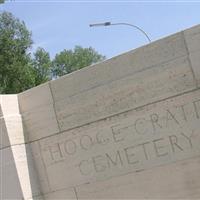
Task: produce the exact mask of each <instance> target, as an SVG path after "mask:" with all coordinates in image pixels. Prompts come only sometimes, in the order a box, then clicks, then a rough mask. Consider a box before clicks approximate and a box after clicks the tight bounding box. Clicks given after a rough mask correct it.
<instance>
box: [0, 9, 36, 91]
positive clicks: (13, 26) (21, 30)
mask: <svg viewBox="0 0 200 200" xmlns="http://www.w3.org/2000/svg"><path fill="white" fill-rule="evenodd" d="M31 44H32V40H31V33H30V32H29V31H28V30H27V28H26V26H25V24H24V22H20V21H19V20H18V19H16V18H15V17H14V16H13V15H12V14H11V13H7V12H3V13H2V14H0V93H17V92H20V91H23V90H25V89H28V88H30V87H32V86H34V77H32V67H31V64H30V55H29V54H28V53H27V52H28V49H29V48H30V47H31Z"/></svg>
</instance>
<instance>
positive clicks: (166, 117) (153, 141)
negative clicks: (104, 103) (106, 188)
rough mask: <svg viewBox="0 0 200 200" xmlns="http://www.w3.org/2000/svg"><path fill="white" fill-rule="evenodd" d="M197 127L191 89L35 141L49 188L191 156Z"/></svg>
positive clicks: (199, 118) (197, 99) (198, 149)
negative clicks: (185, 92) (39, 147)
mask: <svg viewBox="0 0 200 200" xmlns="http://www.w3.org/2000/svg"><path fill="white" fill-rule="evenodd" d="M199 124H200V91H199V90H196V91H194V92H188V93H187V94H184V95H179V96H177V97H174V98H170V99H167V100H163V101H161V102H157V103H154V104H149V105H145V106H143V107H140V108H136V109H134V110H130V111H127V112H124V113H121V114H118V115H115V116H112V117H109V118H108V119H106V120H104V119H103V120H99V121H97V122H95V123H92V124H89V125H85V126H83V127H80V128H76V129H73V130H70V131H67V132H63V133H62V134H58V135H55V136H51V137H48V138H45V139H43V140H40V141H39V143H40V146H41V154H42V157H43V161H44V165H45V168H46V173H47V175H46V176H48V180H49V185H50V188H51V190H53V191H55V190H60V189H62V188H68V187H75V186H77V185H82V184H89V183H95V182H99V181H103V180H106V179H112V178H113V177H116V176H122V175H125V174H128V173H136V172H139V171H145V170H149V169H152V168H156V167H158V166H162V165H169V164H171V163H173V162H177V161H180V160H186V159H190V158H192V157H195V156H196V157H197V156H199V155H200V146H199V142H200V134H199V129H200V126H199ZM36 165H37V162H36ZM63 174H65V176H66V178H63Z"/></svg>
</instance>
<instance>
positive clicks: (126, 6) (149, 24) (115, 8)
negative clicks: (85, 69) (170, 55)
mask: <svg viewBox="0 0 200 200" xmlns="http://www.w3.org/2000/svg"><path fill="white" fill-rule="evenodd" d="M2 11H9V12H11V13H12V14H13V15H14V16H15V17H17V18H19V19H20V20H23V21H24V22H25V24H26V26H27V28H28V29H29V30H30V31H31V32H32V39H33V41H34V44H33V47H32V49H31V51H32V52H34V51H35V50H36V48H37V47H43V48H44V49H45V50H46V51H48V52H49V53H50V55H51V58H53V57H54V56H55V55H56V53H59V52H60V51H62V50H64V49H72V48H74V47H75V46H76V45H81V46H82V47H90V46H91V47H93V48H94V49H95V50H97V51H98V52H99V53H101V54H102V55H105V56H106V57H107V58H111V57H113V56H116V55H119V54H121V53H124V52H127V51H129V50H131V49H135V48H137V47H140V46H143V45H145V44H147V43H148V41H147V39H146V37H145V35H144V34H142V33H141V32H140V31H138V30H137V29H135V28H133V27H129V26H109V27H95V28H91V27H89V24H91V23H99V22H106V21H110V22H112V23H119V22H124V23H130V24H133V25H136V26H139V27H140V28H141V29H143V30H144V31H145V32H146V33H147V34H148V36H149V37H150V38H151V40H152V41H155V40H158V39H160V38H163V37H166V36H168V35H170V34H173V33H176V32H178V31H181V30H183V29H186V28H189V27H192V26H194V25H197V24H199V23H200V0H199V1H192V0H190V1H142V0H141V1H125V0H124V1H109V0H107V1H105V0H104V1H83V0H82V1H76V0H74V1H67V0H62V1H60V0H57V1H56V0H54V1H53V0H7V1H6V3H5V4H1V5H0V12H2Z"/></svg>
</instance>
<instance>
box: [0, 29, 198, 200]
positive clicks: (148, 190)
mask: <svg viewBox="0 0 200 200" xmlns="http://www.w3.org/2000/svg"><path fill="white" fill-rule="evenodd" d="M199 39H200V29H199V26H196V27H194V28H192V29H189V30H186V31H182V32H179V33H177V34H174V35H172V36H169V37H167V38H164V39H161V40H158V41H156V42H153V43H151V44H148V45H146V46H144V47H141V48H138V49H135V50H133V51H130V52H127V53H125V54H122V55H120V56H117V57H115V58H112V59H109V60H107V61H104V62H102V63H98V64H95V65H93V66H89V67H87V68H84V69H82V70H79V71H76V72H73V73H72V74H70V75H67V76H63V77H61V78H60V79H58V80H54V81H51V82H48V83H46V84H43V85H41V86H38V87H35V88H33V89H30V90H28V91H25V92H23V93H21V94H18V95H9V96H6V95H1V96H0V131H1V132H0V133H1V138H0V157H1V160H2V162H0V168H1V171H2V173H1V174H0V175H1V177H0V180H1V182H0V188H1V191H0V194H2V196H3V198H4V199H6V198H7V199H9V198H17V199H28V200H32V199H35V200H36V199H38V200H42V199H133V198H135V199H138V198H139V199H147V198H151V199H156V198H157V199H166V198H171V199H172V198H173V199H174V198H176V199H178V198H179V199H183V198H187V199H194V198H196V199H199V198H200V181H199V180H200V173H199V171H200V159H199V156H200V134H199V130H200V89H199V86H200V85H199V84H200V70H199V69H200V68H199V67H198V66H199V63H200V60H199V57H200V48H199V43H200V40H199ZM7 174H8V176H6V175H7ZM12 178H13V181H12Z"/></svg>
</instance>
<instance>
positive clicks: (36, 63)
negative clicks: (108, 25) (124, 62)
mask: <svg viewBox="0 0 200 200" xmlns="http://www.w3.org/2000/svg"><path fill="white" fill-rule="evenodd" d="M32 43H33V42H32V39H31V32H30V31H29V30H28V29H27V28H26V26H25V23H24V22H23V21H20V20H19V19H17V18H15V17H14V16H13V15H12V14H11V13H8V12H3V13H1V14H0V93H7V94H8V93H19V92H22V91H24V90H26V89H29V88H31V87H34V86H37V85H39V84H41V83H44V82H46V81H48V80H51V78H52V77H53V78H56V77H59V76H62V75H64V74H68V73H70V72H73V71H75V70H77V69H81V68H83V67H86V66H88V65H91V64H93V63H96V62H98V61H101V60H103V59H105V57H103V56H102V55H100V54H98V53H97V52H96V51H95V50H94V49H93V48H91V47H89V48H82V47H80V46H76V47H75V48H74V49H73V50H63V51H62V52H60V53H58V54H56V56H55V58H54V59H53V61H51V59H50V55H49V53H48V52H46V51H45V50H44V49H43V48H41V47H40V48H38V49H37V50H36V52H35V53H33V56H31V54H30V48H31V45H32Z"/></svg>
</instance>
